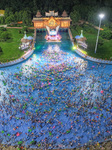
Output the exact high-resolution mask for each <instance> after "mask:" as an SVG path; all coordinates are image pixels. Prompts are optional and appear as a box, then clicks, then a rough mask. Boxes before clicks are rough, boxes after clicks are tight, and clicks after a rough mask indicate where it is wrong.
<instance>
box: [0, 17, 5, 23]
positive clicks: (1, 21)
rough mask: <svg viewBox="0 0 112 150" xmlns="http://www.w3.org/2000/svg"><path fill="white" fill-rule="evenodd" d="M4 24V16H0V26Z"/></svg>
mask: <svg viewBox="0 0 112 150" xmlns="http://www.w3.org/2000/svg"><path fill="white" fill-rule="evenodd" d="M4 23H5V18H4V16H0V24H4Z"/></svg>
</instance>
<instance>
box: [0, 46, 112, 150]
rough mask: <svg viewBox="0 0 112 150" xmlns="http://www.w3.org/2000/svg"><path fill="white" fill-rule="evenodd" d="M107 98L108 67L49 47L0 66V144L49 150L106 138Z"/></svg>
mask: <svg viewBox="0 0 112 150" xmlns="http://www.w3.org/2000/svg"><path fill="white" fill-rule="evenodd" d="M34 56H35V54H34ZM12 68H13V69H12ZM12 70H13V71H12ZM111 102H112V66H111V65H104V64H96V63H93V62H88V61H85V60H84V59H81V58H79V57H77V56H75V55H74V54H72V53H67V52H63V51H61V50H60V49H59V47H57V46H56V47H54V48H52V47H49V48H48V49H47V50H45V51H43V52H42V55H41V56H40V57H39V58H36V56H35V57H32V58H30V59H29V60H27V61H26V62H25V63H24V65H23V64H22V65H21V64H20V65H16V66H13V67H9V68H1V69H0V142H1V143H2V144H9V145H19V144H20V145H25V146H30V147H40V148H41V147H45V148H46V147H47V148H51V149H53V148H75V147H78V146H79V147H80V146H83V145H86V144H89V143H90V144H91V143H95V142H101V141H105V140H107V139H110V138H111V134H112V131H111V113H112V109H111V108H112V105H111Z"/></svg>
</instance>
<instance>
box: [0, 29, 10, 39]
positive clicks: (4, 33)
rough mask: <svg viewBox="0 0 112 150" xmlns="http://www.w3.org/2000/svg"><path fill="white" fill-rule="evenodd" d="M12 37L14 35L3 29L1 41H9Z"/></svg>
mask: <svg viewBox="0 0 112 150" xmlns="http://www.w3.org/2000/svg"><path fill="white" fill-rule="evenodd" d="M11 38H12V36H11V34H10V33H9V32H8V31H3V32H2V31H1V34H0V40H1V41H7V40H9V39H11Z"/></svg>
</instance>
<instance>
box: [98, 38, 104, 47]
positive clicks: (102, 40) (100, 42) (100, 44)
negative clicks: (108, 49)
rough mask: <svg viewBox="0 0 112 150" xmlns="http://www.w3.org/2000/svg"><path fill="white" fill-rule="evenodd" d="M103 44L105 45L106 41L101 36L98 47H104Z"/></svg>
mask: <svg viewBox="0 0 112 150" xmlns="http://www.w3.org/2000/svg"><path fill="white" fill-rule="evenodd" d="M103 44H104V39H103V38H102V37H101V36H99V39H98V45H99V46H102V45H103Z"/></svg>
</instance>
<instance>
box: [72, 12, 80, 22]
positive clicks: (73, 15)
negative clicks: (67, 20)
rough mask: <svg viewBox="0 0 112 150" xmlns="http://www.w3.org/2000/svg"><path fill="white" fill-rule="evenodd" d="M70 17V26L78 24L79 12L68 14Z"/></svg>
mask: <svg viewBox="0 0 112 150" xmlns="http://www.w3.org/2000/svg"><path fill="white" fill-rule="evenodd" d="M70 17H71V19H72V24H74V23H75V22H78V21H79V20H80V18H81V16H80V14H79V12H78V11H76V10H74V11H73V12H71V13H70Z"/></svg>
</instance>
